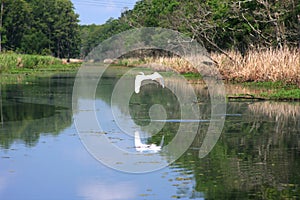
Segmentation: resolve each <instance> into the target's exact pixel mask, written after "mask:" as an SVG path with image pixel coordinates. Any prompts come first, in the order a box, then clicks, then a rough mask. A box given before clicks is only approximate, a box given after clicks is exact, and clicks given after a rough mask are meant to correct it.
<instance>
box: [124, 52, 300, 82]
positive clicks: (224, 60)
mask: <svg viewBox="0 0 300 200" xmlns="http://www.w3.org/2000/svg"><path fill="white" fill-rule="evenodd" d="M227 55H229V57H228V56H227ZM227 55H225V54H220V53H211V55H210V56H211V58H212V60H213V61H214V62H215V64H216V67H217V68H218V70H219V72H220V74H221V75H222V76H223V79H224V80H226V81H234V82H267V81H268V82H269V81H270V82H277V81H280V82H283V83H286V84H295V85H298V86H299V87H300V50H299V49H291V48H281V49H273V48H270V49H255V50H249V51H248V52H247V53H246V54H245V56H242V55H241V54H240V53H239V52H236V51H228V52H227ZM122 62H125V63H126V65H127V66H129V65H131V66H143V65H144V66H146V67H151V68H153V69H154V70H158V71H168V70H170V69H172V70H175V71H177V72H179V73H189V72H193V73H194V72H197V70H196V69H195V68H194V67H193V66H192V65H191V63H189V62H188V60H187V59H184V58H180V57H146V58H143V59H140V60H139V59H126V60H125V61H122ZM122 62H121V63H122Z"/></svg>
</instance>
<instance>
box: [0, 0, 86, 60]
mask: <svg viewBox="0 0 300 200" xmlns="http://www.w3.org/2000/svg"><path fill="white" fill-rule="evenodd" d="M1 19H2V20H1V30H0V31H1V32H0V33H1V39H2V40H1V47H2V48H1V50H3V49H4V50H6V51H10V50H12V51H16V52H20V53H29V54H47V55H53V56H56V57H75V56H77V55H78V54H79V45H80V37H79V35H80V34H79V25H78V15H77V14H75V12H74V7H73V4H72V2H71V1H70V0H2V1H1Z"/></svg>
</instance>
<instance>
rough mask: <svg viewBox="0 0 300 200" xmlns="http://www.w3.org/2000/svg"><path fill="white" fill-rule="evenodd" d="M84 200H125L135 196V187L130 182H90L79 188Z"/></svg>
mask: <svg viewBox="0 0 300 200" xmlns="http://www.w3.org/2000/svg"><path fill="white" fill-rule="evenodd" d="M79 194H80V195H81V196H83V197H84V198H85V199H86V200H125V199H132V198H134V197H135V196H136V188H135V187H134V185H133V184H131V183H130V182H123V183H117V184H113V185H112V184H110V183H90V184H87V185H85V186H83V187H82V188H80V190H79Z"/></svg>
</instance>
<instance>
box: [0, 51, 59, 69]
mask: <svg viewBox="0 0 300 200" xmlns="http://www.w3.org/2000/svg"><path fill="white" fill-rule="evenodd" d="M58 64H62V61H61V60H60V59H58V58H54V57H52V56H40V55H27V54H16V53H2V54H0V73H1V72H9V71H16V70H18V69H36V68H39V67H43V66H47V65H58Z"/></svg>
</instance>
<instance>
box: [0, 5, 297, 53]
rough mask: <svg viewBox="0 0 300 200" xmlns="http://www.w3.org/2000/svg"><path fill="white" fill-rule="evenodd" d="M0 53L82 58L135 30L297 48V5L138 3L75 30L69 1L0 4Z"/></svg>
mask: <svg viewBox="0 0 300 200" xmlns="http://www.w3.org/2000/svg"><path fill="white" fill-rule="evenodd" d="M0 14H1V16H0V44H1V45H0V51H3V50H4V51H15V52H19V53H28V54H46V55H53V56H56V57H61V58H62V57H65V58H66V57H82V58H83V57H85V56H86V55H87V54H88V53H89V52H90V51H91V50H92V49H93V48H94V47H95V46H97V45H98V44H99V43H101V42H102V41H103V40H105V39H107V38H109V37H111V36H112V35H114V34H117V33H120V32H122V31H125V30H129V29H132V28H139V27H163V28H169V29H173V30H176V31H180V32H182V33H184V34H186V35H187V36H189V37H191V38H193V39H195V40H197V41H198V42H200V43H201V44H203V45H204V46H205V47H206V48H207V49H208V50H209V51H218V52H223V53H226V50H235V51H239V52H240V53H242V54H244V53H245V52H246V51H247V50H248V49H254V48H264V47H267V48H269V47H276V48H277V47H279V48H280V47H283V46H289V47H299V48H300V1H299V0H282V1H278V0H191V1H186V0H140V1H137V3H136V4H135V6H134V8H133V9H132V10H129V9H125V8H124V11H123V12H122V13H121V17H119V18H118V19H113V18H112V19H109V20H108V21H107V22H106V23H105V24H102V25H95V24H93V25H81V26H80V25H79V24H78V22H79V20H78V17H79V16H78V15H77V14H76V13H75V11H74V7H73V4H72V2H71V1H70V0H2V1H1V13H0Z"/></svg>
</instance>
